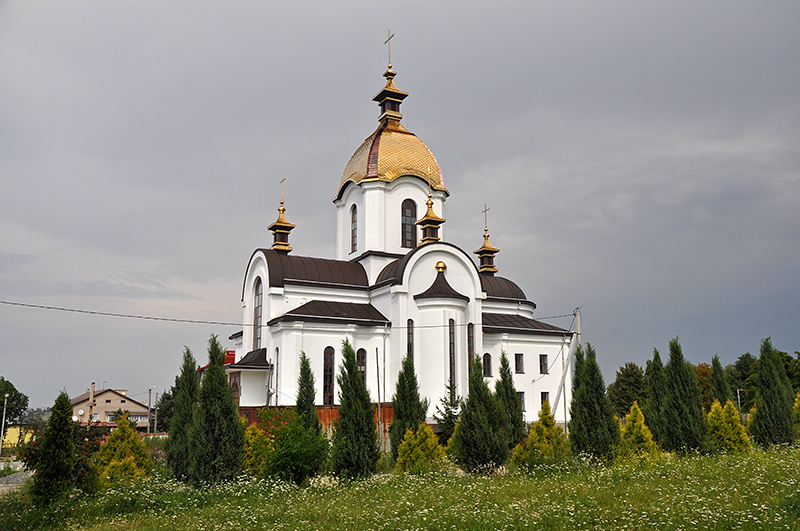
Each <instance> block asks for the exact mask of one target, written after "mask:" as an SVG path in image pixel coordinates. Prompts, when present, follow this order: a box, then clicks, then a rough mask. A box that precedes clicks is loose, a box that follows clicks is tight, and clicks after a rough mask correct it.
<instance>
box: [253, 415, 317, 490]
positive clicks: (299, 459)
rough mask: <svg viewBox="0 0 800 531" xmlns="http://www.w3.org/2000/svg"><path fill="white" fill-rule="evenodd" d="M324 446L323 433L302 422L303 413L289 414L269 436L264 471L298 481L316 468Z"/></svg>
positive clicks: (300, 482) (303, 420)
mask: <svg viewBox="0 0 800 531" xmlns="http://www.w3.org/2000/svg"><path fill="white" fill-rule="evenodd" d="M328 446H329V445H328V439H326V438H325V436H324V435H320V434H319V433H318V432H317V430H316V429H315V427H314V426H306V425H305V416H304V415H292V417H291V419H290V420H289V422H288V423H287V424H285V425H283V426H282V427H281V428H280V429H278V431H277V433H276V436H275V439H274V440H273V443H272V455H271V456H270V458H269V460H268V469H267V470H268V473H269V474H270V475H272V476H275V477H278V478H281V479H284V480H287V481H292V482H294V483H295V484H297V485H300V484H302V483H303V482H305V481H306V480H307V479H308V478H310V477H312V476H315V475H316V474H317V473H318V472H319V471H320V469H321V468H322V466H323V465H324V464H325V460H326V459H327V457H328Z"/></svg>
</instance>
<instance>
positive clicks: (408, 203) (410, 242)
mask: <svg viewBox="0 0 800 531" xmlns="http://www.w3.org/2000/svg"><path fill="white" fill-rule="evenodd" d="M400 230H401V236H400V238H401V240H402V244H401V245H402V246H403V247H409V248H414V247H416V246H417V204H416V203H414V201H412V200H411V199H406V200H405V201H403V208H402V215H401V222H400Z"/></svg>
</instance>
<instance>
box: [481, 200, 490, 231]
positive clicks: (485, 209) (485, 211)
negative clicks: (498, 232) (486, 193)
mask: <svg viewBox="0 0 800 531" xmlns="http://www.w3.org/2000/svg"><path fill="white" fill-rule="evenodd" d="M489 210H491V209H490V208H489V207H487V206H486V203H484V204H483V210H481V212H483V226H484V228H485V230H489Z"/></svg>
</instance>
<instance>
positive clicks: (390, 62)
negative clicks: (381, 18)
mask: <svg viewBox="0 0 800 531" xmlns="http://www.w3.org/2000/svg"><path fill="white" fill-rule="evenodd" d="M386 34H387V35H388V36H389V38H387V39H386V40H385V41H383V44H388V45H389V68H391V67H392V37H394V33H392V30H388V31H387V32H386Z"/></svg>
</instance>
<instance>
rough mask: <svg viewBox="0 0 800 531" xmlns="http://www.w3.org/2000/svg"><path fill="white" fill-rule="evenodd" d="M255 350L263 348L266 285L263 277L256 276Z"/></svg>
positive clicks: (254, 311)
mask: <svg viewBox="0 0 800 531" xmlns="http://www.w3.org/2000/svg"><path fill="white" fill-rule="evenodd" d="M253 291H254V292H255V293H254V296H253V350H258V349H260V348H261V316H262V314H263V311H264V306H263V303H264V285H263V284H262V283H261V277H257V278H256V285H255V288H254V290H253Z"/></svg>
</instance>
